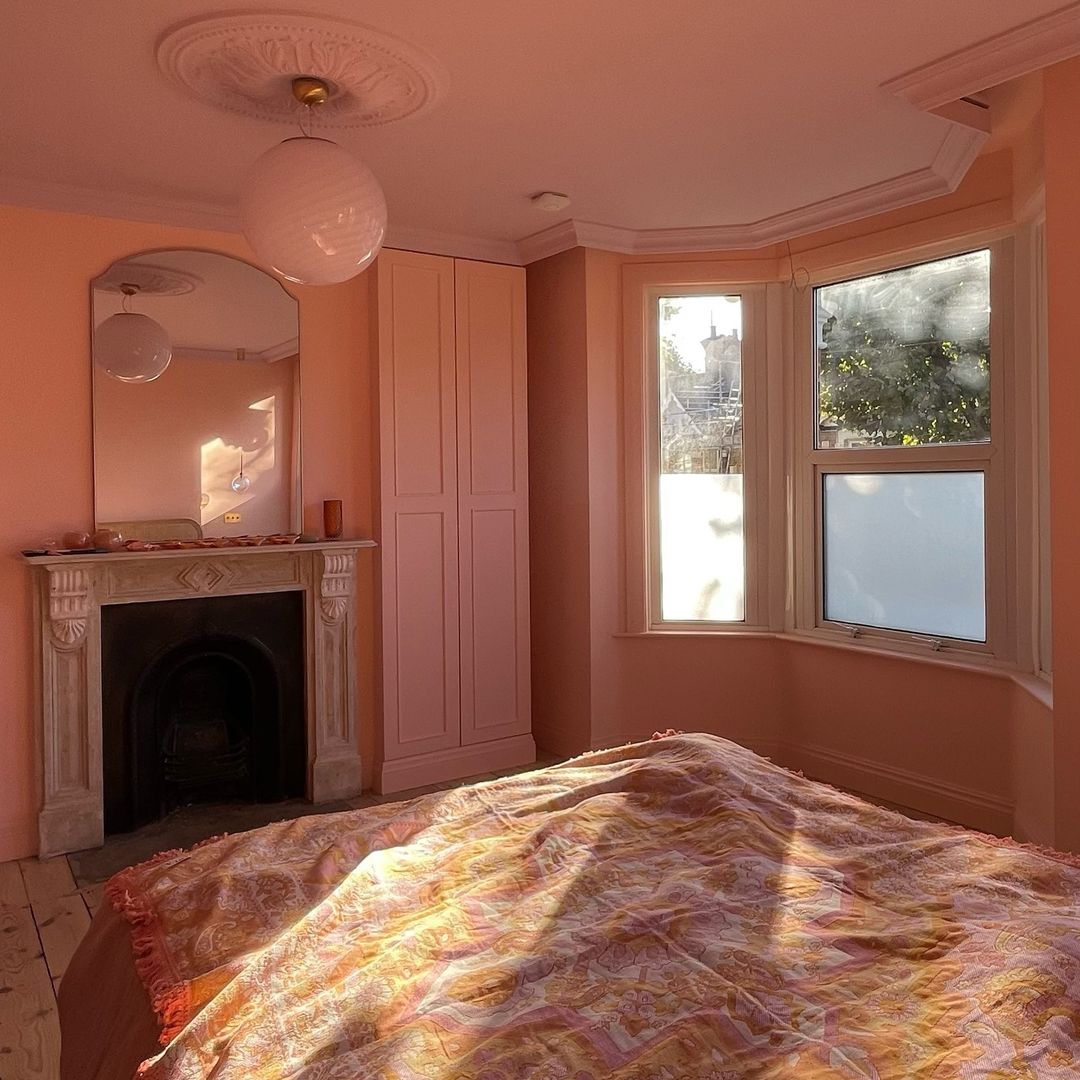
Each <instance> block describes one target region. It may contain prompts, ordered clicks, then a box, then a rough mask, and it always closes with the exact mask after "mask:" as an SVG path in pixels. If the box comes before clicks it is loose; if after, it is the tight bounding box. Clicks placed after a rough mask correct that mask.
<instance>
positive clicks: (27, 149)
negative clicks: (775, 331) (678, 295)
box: [0, 0, 1076, 242]
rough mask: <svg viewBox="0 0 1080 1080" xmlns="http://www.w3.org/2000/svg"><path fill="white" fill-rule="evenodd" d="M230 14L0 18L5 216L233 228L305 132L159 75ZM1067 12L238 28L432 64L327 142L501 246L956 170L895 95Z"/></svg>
mask: <svg viewBox="0 0 1080 1080" xmlns="http://www.w3.org/2000/svg"><path fill="white" fill-rule="evenodd" d="M219 4H220V0H219ZM219 4H218V5H216V4H214V3H209V2H206V0H159V2H155V3H152V4H151V3H147V2H146V0H109V3H107V4H101V3H87V2H86V0H50V2H48V3H30V2H19V3H15V2H8V3H6V4H4V5H3V13H2V15H0V20H2V22H0V37H2V40H3V42H4V49H3V59H4V62H3V64H2V65H0V88H2V94H3V101H4V109H3V120H2V121H0V201H9V202H21V203H31V204H37V205H45V206H53V207H58V208H64V209H78V210H91V211H93V210H97V212H101V213H108V214H120V215H122V216H130V217H135V218H150V219H152V220H163V221H176V222H179V223H186V224H194V223H199V222H202V223H206V224H211V225H217V226H221V225H225V226H226V227H228V226H229V224H230V222H231V221H232V217H233V213H234V204H235V192H236V187H237V184H238V181H239V178H240V177H241V176H242V175H243V173H244V171H245V169H246V168H247V167H248V165H249V164H250V163H251V162H252V161H253V160H254V159H255V158H256V157H257V156H258V155H259V154H260V153H262V152H263V151H264V150H265V149H267V148H268V147H269V146H271V145H272V144H273V143H275V142H277V141H279V140H280V139H282V138H284V137H287V136H288V135H291V134H294V133H295V132H294V131H293V130H292V129H290V128H289V127H288V126H286V125H282V124H274V123H271V122H267V121H261V120H255V119H248V118H245V117H242V116H238V115H235V114H230V113H227V112H224V111H220V110H218V109H215V108H213V107H212V106H210V105H207V104H205V103H203V102H201V101H198V100H196V99H194V98H193V97H189V96H186V95H185V94H184V93H182V92H181V91H180V90H179V89H177V87H176V86H175V85H174V84H171V83H169V82H168V81H167V80H166V79H165V78H164V77H163V75H162V74H161V72H160V71H159V70H158V67H157V64H156V61H155V46H156V44H157V42H158V40H159V39H160V38H161V36H162V35H163V33H164V32H165V31H166V30H168V29H170V28H172V27H173V26H175V25H176V24H178V23H180V22H183V21H185V20H189V19H192V18H196V17H201V16H207V15H211V14H218V13H219V12H220V11H221V10H222V8H221V7H220V6H219ZM1072 6H1076V5H1072ZM1060 7H1061V0H948V2H947V3H943V2H942V0H905V2H904V3H896V2H895V0H814V2H813V3H802V4H798V3H795V2H793V0H726V2H725V0H669V2H668V3H665V4H657V3H656V2H655V0H648V2H646V0H587V2H583V0H545V2H543V3H533V2H528V3H527V2H525V0H441V2H440V0H366V2H365V3H364V4H357V3H355V2H352V0H319V2H317V3H313V2H311V0H277V2H275V0H260V2H259V3H258V4H249V3H245V2H244V0H234V2H233V3H232V5H231V6H230V7H229V8H227V9H226V10H228V11H232V12H236V11H246V10H251V11H289V12H306V13H308V14H317V15H320V16H329V17H336V18H342V19H346V20H351V21H360V22H363V23H364V24H366V25H368V26H371V27H374V28H376V29H378V30H380V31H384V32H387V33H391V34H395V35H397V36H399V37H401V38H403V39H404V40H406V41H408V42H410V43H411V44H413V45H415V46H418V47H419V48H421V49H423V50H425V51H427V52H428V53H430V54H431V55H432V56H433V57H435V58H436V60H438V61H439V62H440V63H441V65H442V66H443V67H444V68H445V70H446V73H447V75H448V84H447V90H446V94H445V96H444V98H443V100H442V101H441V102H440V103H439V104H438V105H437V106H436V107H435V108H434V109H432V110H431V111H430V112H428V113H427V114H425V115H423V116H421V117H419V118H416V119H411V120H404V121H400V122H396V123H392V124H389V125H387V126H385V127H381V128H369V129H359V130H351V131H340V132H334V133H333V134H332V137H333V138H335V139H336V140H337V141H339V142H341V143H342V144H343V145H346V146H347V147H349V148H350V149H351V150H353V151H355V152H356V153H358V154H359V155H360V156H362V157H363V158H364V159H365V160H366V161H367V163H368V164H369V165H370V166H371V167H372V169H373V170H374V171H375V173H376V175H377V176H378V177H379V178H380V180H381V181H382V184H383V187H384V189H385V191H386V196H387V202H388V205H389V209H390V216H391V226H392V230H394V232H395V233H396V234H398V235H402V236H419V235H421V234H451V235H452V236H456V237H468V238H473V239H474V240H475V241H479V242H506V241H519V240H521V239H522V238H524V237H528V236H530V235H531V234H534V233H537V232H538V231H540V230H544V229H547V228H549V227H550V226H552V225H555V224H557V223H558V222H560V221H561V220H563V219H569V218H571V217H572V218H574V219H576V220H578V221H583V222H591V223H598V224H600V225H605V226H613V227H616V228H617V229H621V230H669V229H700V228H702V227H745V226H749V225H752V224H753V223H759V222H762V221H767V220H769V219H773V218H777V216H778V215H785V214H790V213H791V212H793V211H799V210H801V209H802V208H805V207H807V206H811V205H813V204H819V203H822V202H823V201H825V200H830V199H835V198H836V197H838V196H844V195H846V194H848V193H850V192H853V191H859V190H861V189H866V188H868V187H873V186H874V185H882V184H887V183H888V182H890V181H894V180H896V179H897V178H903V177H909V176H911V175H912V174H919V173H920V171H923V172H925V171H926V170H928V169H931V168H933V167H935V162H939V163H940V161H941V160H942V158H943V156H945V157H948V156H949V154H950V153H954V151H953V150H952V149H950V147H951V146H952V144H948V143H947V137H948V136H949V135H950V132H955V131H956V130H957V125H954V124H952V123H950V122H949V121H947V120H944V119H942V118H940V117H938V116H935V115H932V114H930V113H927V112H923V111H921V110H920V109H918V108H916V107H915V106H914V105H912V104H909V103H908V102H907V101H905V100H903V99H902V98H901V97H899V96H897V95H896V94H894V93H890V92H889V91H887V90H885V89H882V88H881V84H882V83H884V82H887V81H888V80H890V79H894V78H895V77H896V76H899V75H901V74H903V73H905V72H908V71H910V70H911V69H913V68H917V67H920V66H922V65H925V64H928V63H930V62H932V61H935V60H938V59H940V58H942V57H944V56H946V55H948V54H950V53H953V52H955V51H959V50H965V49H969V48H970V47H971V46H972V45H974V44H976V43H977V42H980V41H983V40H984V39H987V38H989V37H992V36H994V35H997V34H1001V33H1004V32H1006V31H1009V30H1012V29H1013V28H1015V27H1017V26H1019V25H1021V24H1024V23H1026V22H1028V21H1030V20H1033V19H1036V18H1039V17H1041V16H1044V15H1046V14H1048V13H1050V12H1053V11H1055V10H1057V9H1059V8H1060ZM316 133H317V130H316ZM968 134H970V133H968ZM976 149H977V147H976ZM954 156H955V157H956V160H957V161H959V160H960V159H961V158H963V157H964V155H963V154H959V155H956V154H955V153H954ZM971 156H973V153H972V155H971ZM969 160H970V156H969V157H967V158H964V161H963V167H966V164H967V163H968V161H969ZM952 179H953V182H955V179H957V177H953V178H952ZM545 189H548V190H554V191H562V192H567V193H569V194H570V196H571V199H572V204H571V206H570V208H569V209H568V210H566V211H564V212H563V213H562V214H561V215H559V216H554V217H553V216H552V215H550V214H545V213H543V212H542V211H539V210H537V209H534V208H533V207H532V206H531V205H530V203H529V196H530V195H532V194H533V193H535V192H537V191H541V190H545ZM909 201H910V200H909Z"/></svg>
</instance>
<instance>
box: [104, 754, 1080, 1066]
mask: <svg viewBox="0 0 1080 1080" xmlns="http://www.w3.org/2000/svg"><path fill="white" fill-rule="evenodd" d="M107 895H108V896H109V898H110V899H111V901H112V903H113V904H114V906H116V907H117V908H118V909H119V910H120V911H121V912H122V913H123V914H124V915H125V916H126V917H127V919H128V920H129V921H130V922H131V924H132V939H133V943H134V948H135V951H136V956H137V965H138V968H139V971H140V974H141V975H142V977H143V979H144V981H145V982H146V984H147V988H148V990H149V992H150V994H151V996H152V997H153V999H154V1005H155V1008H156V1009H157V1011H158V1015H159V1017H160V1019H161V1021H162V1025H163V1043H164V1046H163V1049H162V1050H161V1052H160V1053H159V1054H158V1055H157V1056H156V1057H154V1058H153V1059H151V1060H150V1061H148V1062H147V1063H146V1064H144V1065H143V1068H142V1074H143V1075H144V1076H145V1077H147V1078H151V1080H211V1078H212V1080H240V1078H243V1080H285V1078H289V1080H331V1078H333V1080H358V1078H368V1077H370V1078H379V1080H421V1078H423V1080H608V1078H611V1080H742V1078H751V1077H752V1078H754V1080H826V1078H828V1080H840V1078H844V1080H856V1078H857V1080H873V1078H880V1080H901V1078H902V1080H908V1078H920V1080H922V1078H935V1080H937V1078H940V1080H951V1078H954V1077H955V1078H980V1080H984V1078H985V1080H1005V1078H1010V1080H1028V1078H1039V1080H1066V1078H1069V1080H1074V1078H1076V1077H1077V1076H1080V909H1078V902H1080V868H1078V867H1077V866H1076V865H1073V864H1072V862H1071V861H1070V860H1068V859H1066V858H1065V857H1055V856H1053V855H1050V854H1047V853H1041V852H1038V851H1034V850H1031V849H1027V848H1022V847H1020V846H1017V845H1013V844H1010V843H1005V842H1000V841H997V842H995V841H992V840H990V839H988V838H986V837H982V836H979V835H976V834H973V833H969V832H964V831H962V830H958V829H951V828H948V827H945V826H940V825H933V824H928V823H923V822H917V821H911V820H908V819H907V818H904V817H901V816H900V815H897V814H894V813H891V812H889V811H886V810H881V809H878V808H876V807H873V806H870V805H868V804H866V803H864V802H862V801H860V800H858V799H856V798H853V797H850V796H847V795H844V794H841V793H839V792H836V791H834V790H832V789H830V788H827V787H824V786H822V785H819V784H816V783H813V782H812V781H809V780H805V779H803V778H801V777H799V776H797V775H794V774H792V773H789V772H786V771H784V770H782V769H780V768H778V767H776V766H775V765H772V764H770V763H769V762H768V761H766V760H764V759H763V758H760V757H757V756H756V755H754V754H752V753H751V752H749V751H747V750H744V749H742V748H740V747H738V746H735V745H734V744H732V743H729V742H725V741H724V740H722V739H717V738H714V737H712V736H706V735H687V736H674V737H669V738H663V739H659V740H657V741H653V742H647V743H641V744H636V745H632V746H626V747H622V748H619V749H616V750H609V751H602V752H597V753H594V754H589V755H586V756H584V757H582V758H579V759H576V760H574V761H570V762H567V763H565V764H562V765H558V766H555V767H554V768H550V769H545V770H542V771H539V772H536V773H532V774H528V775H525V776H521V777H517V778H507V779H503V780H497V781H493V782H491V783H487V784H481V785H478V786H475V787H469V788H462V789H459V790H455V791H450V792H444V793H437V794H433V795H427V796H424V797H422V798H419V799H416V800H414V801H412V802H408V803H399V804H388V805H382V806H375V807H371V808H369V809H365V810H358V811H353V812H350V813H343V814H331V815H326V816H322V817H313V818H306V819H303V820H298V821H290V822H284V823H281V824H277V825H271V826H268V827H266V828H263V829H259V830H257V831H255V832H251V833H247V834H243V835H238V836H229V837H225V838H222V839H218V840H215V841H212V842H210V843H208V844H206V845H203V846H201V847H198V848H196V849H195V850H194V851H191V852H184V853H169V854H167V855H165V856H159V857H158V859H156V860H154V861H152V862H151V863H149V864H145V865H143V866H141V867H136V868H134V869H131V870H126V871H124V872H123V873H121V874H119V875H117V877H115V878H114V879H113V880H112V881H111V882H110V883H109V886H108V889H107Z"/></svg>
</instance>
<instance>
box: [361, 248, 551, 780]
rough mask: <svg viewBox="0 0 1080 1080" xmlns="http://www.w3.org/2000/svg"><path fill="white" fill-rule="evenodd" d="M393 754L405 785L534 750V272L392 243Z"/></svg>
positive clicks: (388, 710) (385, 554) (387, 330)
mask: <svg viewBox="0 0 1080 1080" xmlns="http://www.w3.org/2000/svg"><path fill="white" fill-rule="evenodd" d="M374 288H375V290H376V293H377V297H376V303H375V304H374V312H375V327H374V332H375V336H376V339H377V340H376V351H377V355H378V383H379V387H378V405H379V410H378V416H379V451H380V469H379V475H380V492H379V509H380V529H379V544H380V547H379V563H380V585H381V627H382V636H381V653H382V655H381V666H382V678H381V694H380V698H381V700H380V713H381V720H382V724H381V727H382V732H381V747H380V753H381V760H380V762H379V764H378V767H377V770H376V786H377V788H378V789H379V790H380V791H382V792H394V791H401V790H404V789H405V788H410V787H416V786H419V785H423V784H431V783H437V782H441V781H444V780H448V779H452V778H455V777H460V776H470V775H474V774H477V773H483V772H487V771H489V770H494V769H505V768H509V767H511V766H514V765H520V764H526V763H528V762H531V761H533V760H534V758H535V745H534V743H533V739H532V735H531V731H530V727H531V725H530V717H529V570H528V474H527V452H528V432H527V424H526V370H525V362H526V361H525V272H524V270H523V269H521V268H520V267H513V266H502V265H498V264H494V263H482V262H472V261H469V260H464V259H452V258H447V257H443V256H438V255H421V254H416V253H412V252H404V251H393V250H384V251H383V252H382V253H381V254H380V256H379V260H378V264H377V268H376V274H375V281H374Z"/></svg>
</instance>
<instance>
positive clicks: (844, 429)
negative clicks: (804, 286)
mask: <svg viewBox="0 0 1080 1080" xmlns="http://www.w3.org/2000/svg"><path fill="white" fill-rule="evenodd" d="M816 300H817V303H816V310H817V320H818V326H819V328H820V330H819V333H820V338H819V341H818V396H819V405H820V416H819V422H820V430H821V432H822V435H823V437H822V444H823V445H859V444H870V445H875V446H919V445H922V444H933V443H958V442H985V441H987V440H988V439H989V438H990V341H989V333H990V326H989V315H990V255H989V252H988V251H978V252H972V253H970V254H967V255H960V256H956V257H954V258H950V259H944V260H940V261H938V262H934V263H924V264H922V265H920V266H914V267H907V268H904V269H902V270H895V271H890V272H889V273H886V274H878V275H875V276H873V277H868V278H860V279H857V280H855V281H848V282H841V283H840V284H837V285H829V286H825V287H823V288H819V289H818V290H817V291H816ZM826 431H828V432H836V433H837V434H836V435H834V436H833V437H834V438H835V440H836V441H835V442H832V441H828V440H826V439H825V438H824V433H825V432H826Z"/></svg>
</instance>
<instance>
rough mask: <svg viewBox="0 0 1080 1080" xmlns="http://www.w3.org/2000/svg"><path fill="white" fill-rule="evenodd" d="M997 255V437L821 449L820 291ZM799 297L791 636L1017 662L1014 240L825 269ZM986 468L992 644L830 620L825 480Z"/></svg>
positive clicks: (993, 338) (993, 285)
mask: <svg viewBox="0 0 1080 1080" xmlns="http://www.w3.org/2000/svg"><path fill="white" fill-rule="evenodd" d="M984 249H989V251H990V298H991V299H990V308H991V313H990V349H991V353H990V355H991V359H990V440H989V441H988V442H985V443H948V444H934V445H927V446H917V447H903V446H900V447H895V446H893V447H868V446H864V447H854V448H850V449H841V448H819V447H818V446H817V434H816V433H817V428H818V423H819V415H820V412H819V402H818V378H817V375H818V373H817V352H816V310H815V307H816V303H815V290H816V289H817V288H819V287H821V286H826V285H831V284H835V283H839V282H844V281H850V280H853V279H858V278H861V277H868V276H872V275H874V274H880V273H887V272H889V271H892V270H901V269H904V268H906V267H911V266H918V265H921V264H923V263H927V262H934V261H937V260H939V259H945V258H949V257H952V256H957V255H963V254H965V253H967V252H972V251H978V250H984ZM800 292H801V295H799V296H797V297H796V300H795V311H794V320H793V326H794V335H795V337H794V342H793V348H792V359H793V362H794V372H793V387H794V395H793V396H794V406H795V408H794V414H795V415H794V418H793V419H794V437H793V440H792V442H793V456H792V461H791V462H790V467H791V475H792V476H793V477H794V490H795V514H794V533H795V535H794V543H795V557H794V566H793V573H794V577H795V603H794V606H793V610H792V612H791V613H790V617H791V621H790V624H789V629H790V630H791V631H792V632H794V633H797V634H802V635H811V636H813V637H816V638H819V639H831V640H834V641H842V640H848V641H851V640H853V639H854V640H855V641H856V642H858V643H860V644H865V645H870V646H874V645H876V646H878V647H886V648H889V649H891V650H896V651H902V652H916V653H925V652H926V651H927V650H930V651H933V652H946V653H948V654H950V655H954V656H957V657H958V658H960V657H962V658H965V659H969V660H975V661H991V660H992V661H1002V662H1005V663H1008V664H1010V665H1012V664H1014V663H1015V662H1016V659H1017V642H1016V632H1015V627H1016V609H1017V605H1018V598H1017V596H1016V572H1015V557H1016V550H1015V549H1016V543H1015V537H1016V512H1017V507H1016V505H1015V500H1012V503H1013V505H1010V498H1009V492H1010V491H1013V492H1015V490H1016V489H1015V471H1016V461H1015V453H1016V451H1015V444H1016V441H1017V437H1018V432H1017V408H1016V396H1015V391H1016V383H1017V378H1016V363H1015V348H1014V342H1013V322H1014V316H1013V309H1014V305H1015V283H1014V265H1013V243H1012V239H1011V237H1010V236H1008V235H1000V234H996V235H993V236H979V237H967V238H965V239H963V240H954V241H952V242H950V243H938V244H934V245H929V246H925V247H921V248H910V249H905V250H904V251H903V252H902V253H894V254H893V255H891V256H883V257H877V258H874V259H871V260H865V261H861V262H860V263H858V264H851V265H847V266H841V267H831V268H830V269H829V270H828V271H825V272H818V273H811V274H810V275H809V280H808V282H807V284H806V286H805V287H804V288H803V289H802V290H800ZM954 471H967V472H971V471H980V472H982V473H983V475H984V499H985V502H984V513H985V537H986V548H985V579H986V588H985V605H986V609H985V614H986V640H985V642H976V641H968V640H964V639H959V638H951V637H948V636H944V635H941V636H934V635H930V634H922V633H913V632H910V631H906V630H889V629H884V628H881V627H873V626H868V625H863V624H847V623H842V622H838V621H836V620H829V619H826V618H825V580H824V576H825V569H824V555H825V552H824V518H823V492H824V477H825V475H827V474H836V473H841V474H843V473H874V472H899V473H917V472H931V473H936V472H954Z"/></svg>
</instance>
